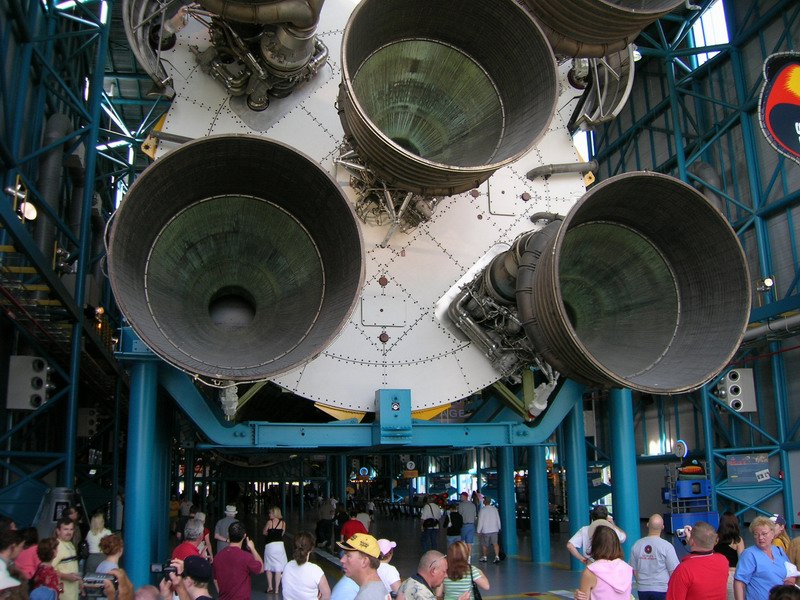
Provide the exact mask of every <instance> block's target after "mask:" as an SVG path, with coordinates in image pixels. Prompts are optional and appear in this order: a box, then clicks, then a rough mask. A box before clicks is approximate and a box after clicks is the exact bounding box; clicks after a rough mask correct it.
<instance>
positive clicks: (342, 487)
mask: <svg viewBox="0 0 800 600" xmlns="http://www.w3.org/2000/svg"><path fill="white" fill-rule="evenodd" d="M336 458H337V459H338V460H337V462H336V466H337V469H336V493H338V494H339V501H340V502H344V505H345V506H347V455H346V454H340V455H339V456H337V457H336Z"/></svg>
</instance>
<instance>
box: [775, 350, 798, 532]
mask: <svg viewBox="0 0 800 600" xmlns="http://www.w3.org/2000/svg"><path fill="white" fill-rule="evenodd" d="M782 345H783V344H782V343H781V342H772V343H771V344H770V346H769V348H770V350H771V351H772V352H773V353H774V354H773V356H772V358H771V359H770V367H771V368H772V381H773V382H774V386H775V425H776V427H777V429H778V441H779V442H780V443H781V451H780V455H779V456H780V461H781V462H780V464H781V470H782V471H783V510H784V512H783V514H784V515H787V516H789V517H790V519H791V520H790V521H787V526H788V528H789V529H791V527H792V523H794V516H793V515H794V514H795V512H794V503H793V502H792V469H791V462H790V461H789V453H788V452H787V450H786V448H784V447H783V444H785V443H786V442H788V441H790V439H789V438H788V437H787V431H788V430H789V416H788V415H789V410H788V406H787V403H786V400H787V398H788V397H789V394H788V391H787V389H786V372H785V370H784V362H783V357H782V356H781V354H780V352H781V350H782Z"/></svg>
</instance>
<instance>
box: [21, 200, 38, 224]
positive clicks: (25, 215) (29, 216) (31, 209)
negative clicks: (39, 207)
mask: <svg viewBox="0 0 800 600" xmlns="http://www.w3.org/2000/svg"><path fill="white" fill-rule="evenodd" d="M17 214H18V215H19V218H20V220H22V221H33V220H34V219H35V218H36V216H37V215H38V212H37V211H36V207H35V206H34V205H33V204H31V203H30V202H20V204H19V206H17Z"/></svg>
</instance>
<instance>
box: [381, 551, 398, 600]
mask: <svg viewBox="0 0 800 600" xmlns="http://www.w3.org/2000/svg"><path fill="white" fill-rule="evenodd" d="M378 547H379V548H380V549H381V557H382V558H381V565H380V566H379V567H378V577H380V578H381V581H382V582H383V585H384V586H385V587H386V591H387V592H393V593H395V594H397V590H399V589H400V571H398V570H397V567H395V566H394V565H390V564H389V561H390V560H392V556H394V549H395V548H397V543H396V542H393V541H391V540H387V539H380V540H378Z"/></svg>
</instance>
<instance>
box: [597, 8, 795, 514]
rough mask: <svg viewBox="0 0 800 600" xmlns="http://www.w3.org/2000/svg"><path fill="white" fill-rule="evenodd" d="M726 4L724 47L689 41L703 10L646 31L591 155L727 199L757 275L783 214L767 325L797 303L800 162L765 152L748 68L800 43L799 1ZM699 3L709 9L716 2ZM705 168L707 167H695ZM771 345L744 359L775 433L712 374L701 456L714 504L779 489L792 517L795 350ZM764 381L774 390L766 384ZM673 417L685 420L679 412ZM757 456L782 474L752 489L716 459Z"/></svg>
mask: <svg viewBox="0 0 800 600" xmlns="http://www.w3.org/2000/svg"><path fill="white" fill-rule="evenodd" d="M722 1H723V4H724V9H725V14H726V21H727V26H728V32H729V37H730V42H729V43H728V44H722V45H717V46H712V47H693V40H692V25H693V24H694V22H695V21H696V20H697V19H699V18H700V16H701V12H702V11H696V12H695V13H694V14H692V15H691V16H690V17H689V18H687V19H685V20H683V21H680V20H676V19H674V18H666V19H662V20H661V21H660V22H658V23H657V24H656V25H655V27H654V28H651V29H650V30H648V31H647V32H645V34H643V35H642V36H640V38H639V39H638V40H637V44H638V49H639V52H640V53H641V54H642V56H643V57H644V59H643V60H642V62H641V63H640V65H639V66H638V68H637V78H642V77H643V78H644V79H645V81H643V82H640V83H637V84H635V85H634V90H637V89H639V90H641V91H640V93H638V94H636V93H634V94H633V95H632V100H631V101H629V103H628V106H626V109H625V114H624V115H622V116H624V117H625V118H618V119H617V120H616V121H615V122H612V123H610V124H607V125H606V126H604V127H603V128H600V129H598V130H596V131H595V132H593V150H594V152H593V153H592V158H594V159H596V160H597V161H598V162H599V163H600V165H601V176H611V175H615V174H617V173H621V172H624V171H628V170H639V169H648V170H654V171H658V172H662V173H669V174H672V175H674V176H676V177H679V178H681V179H683V180H684V181H687V182H689V183H691V184H694V185H696V186H698V187H700V188H702V189H705V190H707V191H710V192H713V194H715V195H716V196H717V197H718V198H720V199H721V200H722V210H723V212H724V213H725V214H726V216H727V217H728V219H729V220H730V222H731V224H732V226H733V227H734V229H735V230H736V232H737V234H738V236H739V238H740V240H741V242H742V245H743V247H744V248H745V252H746V254H747V255H748V257H749V258H750V259H751V261H752V262H751V270H752V272H753V277H752V279H754V280H756V279H759V278H763V277H766V276H774V275H775V271H774V269H775V261H774V256H775V254H774V253H775V252H776V251H778V249H776V247H775V244H776V242H775V240H773V239H772V237H773V236H771V235H770V229H769V226H768V220H769V219H774V218H775V217H777V216H780V217H781V218H783V219H785V225H783V226H784V227H785V228H786V233H785V235H784V236H783V238H784V245H783V247H782V248H780V251H781V252H782V253H784V254H787V255H788V256H789V257H790V267H789V268H788V269H786V268H784V272H783V273H782V276H783V281H781V282H780V294H778V292H777V291H776V290H775V289H774V288H773V289H772V290H771V291H768V292H767V293H765V294H764V295H760V296H757V300H760V303H759V302H756V303H754V308H753V310H752V313H751V323H757V322H771V321H773V320H775V319H779V318H781V317H782V316H784V315H785V314H786V313H788V312H791V311H796V310H797V309H798V308H800V293H799V292H800V290H798V280H800V259H799V255H800V253H799V252H798V247H797V240H796V236H795V227H794V223H793V218H794V217H793V213H792V209H794V208H795V207H796V206H797V204H798V200H800V193H798V191H797V189H793V188H792V186H791V185H790V181H791V177H790V170H791V169H797V166H796V165H795V164H794V163H791V162H790V161H788V160H786V159H784V158H783V157H782V156H780V157H779V158H777V160H776V159H775V158H774V157H772V156H767V155H766V153H774V151H773V150H772V148H771V147H769V146H768V145H767V144H765V143H764V140H763V139H762V134H761V132H760V131H759V127H758V104H759V93H760V90H761V87H762V84H763V76H759V77H754V76H753V74H752V73H753V68H752V65H753V63H754V62H756V63H759V64H760V62H763V60H764V59H765V58H766V57H767V56H769V55H770V54H773V53H775V52H781V51H788V50H796V49H797V45H798V43H800V42H799V40H798V30H797V27H796V23H797V22H798V18H800V4H798V3H797V2H796V1H792V0H776V1H775V2H769V3H766V2H759V1H757V0H753V1H751V2H743V1H742V2H740V1H738V0H737V1H732V0H722ZM701 4H702V7H703V8H707V7H708V6H709V5H710V4H711V1H710V0H706V1H705V2H702V3H701ZM768 32H769V34H770V35H769V36H768V35H767V33H768ZM710 51H716V52H718V54H717V55H716V56H714V57H713V58H711V59H709V60H708V61H707V62H705V63H704V64H702V65H701V66H698V61H697V60H696V56H697V55H699V54H704V53H707V52H710ZM759 52H760V56H759ZM759 61H760V62H759ZM665 149H666V152H664V150H665ZM703 164H704V166H706V167H709V168H708V169H705V170H704V169H701V168H698V167H699V166H701V165H703ZM709 171H711V172H717V173H719V174H720V176H719V178H718V179H716V178H713V177H710V176H709V175H708V173H709ZM675 225H676V227H679V226H680V224H679V223H676V224H675ZM785 262H786V261H784V263H785ZM756 304H760V305H756ZM763 344H768V352H766V353H765V354H764V355H763V356H760V357H752V356H749V357H748V353H749V351H748V350H743V351H742V355H741V356H740V357H738V358H737V362H738V363H739V364H741V361H747V362H748V366H754V367H759V366H760V367H761V372H760V375H761V376H762V378H767V377H768V378H769V382H770V383H771V388H772V397H771V398H765V397H761V398H760V409H761V410H760V413H759V414H760V415H765V414H766V413H765V411H768V410H769V411H770V412H771V409H772V407H774V414H775V417H774V426H773V427H772V428H771V429H770V430H769V431H767V428H766V427H765V426H763V425H762V424H761V417H760V416H748V417H745V416H743V415H741V414H738V413H736V412H734V411H732V410H730V409H729V408H728V407H727V405H725V404H724V403H722V402H720V401H719V399H717V397H716V396H715V395H714V394H713V393H712V390H713V389H714V385H715V384H716V381H714V382H712V383H711V384H710V385H708V386H706V387H705V388H704V389H703V390H702V393H701V394H700V396H699V399H698V400H697V402H696V403H697V405H698V408H699V410H700V411H701V412H702V417H703V418H702V421H703V422H702V431H703V434H704V435H703V437H704V442H705V451H704V452H705V455H706V459H707V462H708V465H709V469H710V472H711V473H710V475H711V478H712V482H713V484H714V492H715V498H714V503H715V507H716V503H717V502H724V503H726V504H730V503H731V502H733V503H735V504H736V507H737V512H738V513H739V514H743V513H745V512H747V511H749V510H755V511H756V512H761V513H763V512H767V511H766V510H765V509H764V508H763V506H762V505H763V503H764V502H765V501H767V500H768V499H770V498H773V497H774V496H776V495H781V496H782V501H783V506H784V511H785V512H784V514H786V515H787V516H788V515H794V506H793V502H792V497H791V472H790V471H791V469H790V468H789V461H788V451H789V450H790V449H792V448H796V447H797V446H798V444H797V442H796V441H795V440H796V439H797V434H798V430H799V429H800V419H798V420H796V421H794V422H791V420H790V417H789V415H790V412H789V410H788V406H789V394H788V390H787V380H786V372H785V371H786V369H785V364H784V353H785V352H786V351H788V350H791V349H792V348H785V347H784V345H783V342H781V341H780V340H779V339H777V340H774V341H769V342H766V341H764V342H762V346H763ZM757 382H758V379H757ZM762 383H763V382H762ZM757 388H759V389H761V390H767V389H768V387H767V386H763V385H762V386H757ZM765 395H766V393H765V392H762V396H765ZM657 401H659V402H660V403H661V404H659V407H658V408H659V411H660V412H659V418H660V423H661V424H660V427H659V431H660V435H661V437H662V438H663V433H664V430H665V427H664V423H663V415H664V413H663V402H664V400H663V399H657ZM767 407H769V408H767ZM673 414H674V415H675V425H679V420H678V419H677V410H676V411H674V413H673ZM642 422H644V420H642ZM698 429H699V428H698ZM644 439H647V435H646V432H645V438H644ZM697 441H698V442H700V441H701V440H699V439H698V440H697ZM698 447H699V444H698ZM663 450H665V448H664V444H663V440H662V451H663ZM749 452H765V453H767V454H769V455H770V456H771V457H775V458H776V459H777V460H778V463H779V469H780V470H781V471H782V479H773V480H772V481H771V482H770V483H769V484H768V485H762V486H753V487H757V488H758V489H744V488H742V487H739V486H732V485H731V483H730V482H729V481H727V479H726V477H725V475H724V471H723V470H722V469H721V468H720V467H721V465H724V463H725V457H726V455H728V454H730V453H749ZM745 487H747V486H745Z"/></svg>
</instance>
